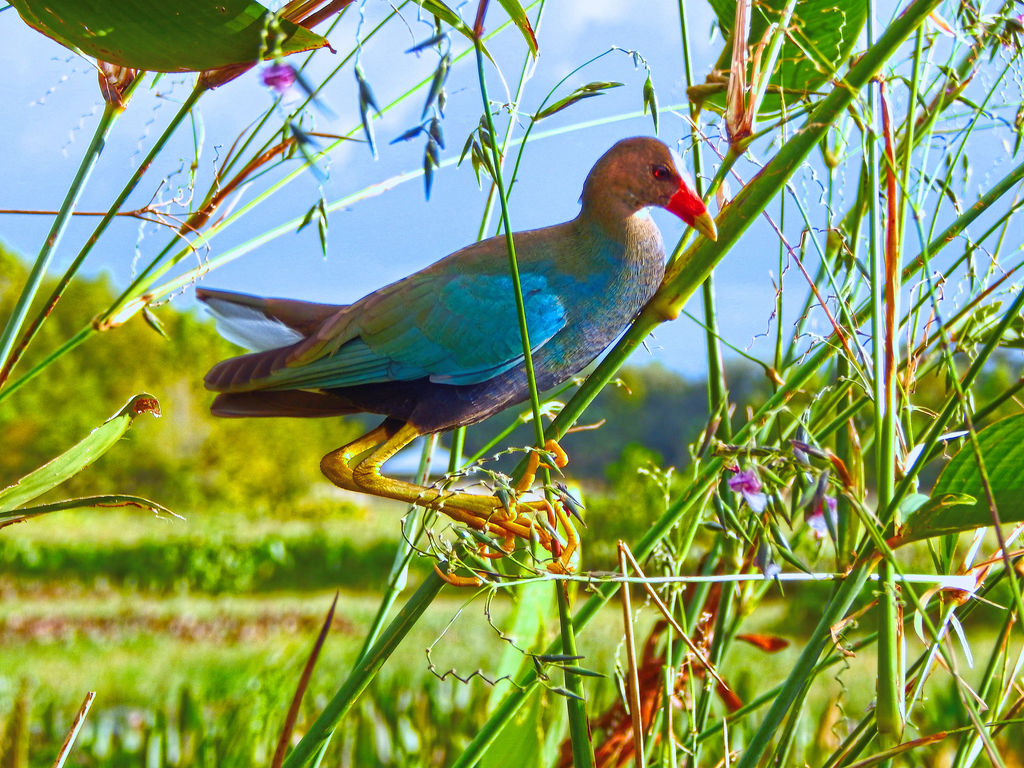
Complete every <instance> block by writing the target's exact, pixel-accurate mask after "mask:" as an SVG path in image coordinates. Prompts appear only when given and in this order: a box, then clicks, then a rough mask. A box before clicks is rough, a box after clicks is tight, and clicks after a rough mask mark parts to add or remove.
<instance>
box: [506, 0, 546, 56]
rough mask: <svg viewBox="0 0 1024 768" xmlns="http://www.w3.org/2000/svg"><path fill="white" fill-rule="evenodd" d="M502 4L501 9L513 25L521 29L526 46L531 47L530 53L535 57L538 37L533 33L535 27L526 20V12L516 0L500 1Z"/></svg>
mask: <svg viewBox="0 0 1024 768" xmlns="http://www.w3.org/2000/svg"><path fill="white" fill-rule="evenodd" d="M498 2H499V3H501V7H502V8H504V9H505V13H507V14H508V17H509V18H510V19H512V23H513V24H515V25H516V26H517V27H519V31H520V32H522V33H523V37H524V38H526V44H527V45H528V46H530V53H532V54H533V55H534V56H536V55H537V36H536V35H535V34H534V33H533V27H531V26H530V20H529V19H528V18H526V11H525V10H523V6H521V5H520V4H519V3H518V2H516V0H498Z"/></svg>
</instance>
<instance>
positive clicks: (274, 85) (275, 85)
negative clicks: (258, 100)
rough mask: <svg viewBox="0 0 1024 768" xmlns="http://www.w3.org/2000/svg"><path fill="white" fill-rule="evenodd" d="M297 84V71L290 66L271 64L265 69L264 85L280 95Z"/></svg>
mask: <svg viewBox="0 0 1024 768" xmlns="http://www.w3.org/2000/svg"><path fill="white" fill-rule="evenodd" d="M294 83H295V70H294V69H292V67H291V65H290V64H270V65H268V66H267V67H265V68H264V69H263V84H264V85H265V86H267V88H270V89H271V90H272V91H274V92H275V93H278V94H282V93H284V92H285V91H287V90H288V89H289V88H291V87H292V85H293V84H294Z"/></svg>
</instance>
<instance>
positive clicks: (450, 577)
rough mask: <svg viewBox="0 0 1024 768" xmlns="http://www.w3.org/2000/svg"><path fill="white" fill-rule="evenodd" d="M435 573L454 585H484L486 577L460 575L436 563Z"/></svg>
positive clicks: (442, 579)
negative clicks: (447, 570) (443, 568)
mask: <svg viewBox="0 0 1024 768" xmlns="http://www.w3.org/2000/svg"><path fill="white" fill-rule="evenodd" d="M434 573H436V574H437V575H438V576H440V577H441V581H443V582H445V583H447V584H451V585H452V586H453V587H482V586H483V585H484V579H483V578H482V577H480V576H459V575H458V574H457V573H447V572H445V571H442V570H441V569H440V568H438V567H437V564H436V563H435V564H434Z"/></svg>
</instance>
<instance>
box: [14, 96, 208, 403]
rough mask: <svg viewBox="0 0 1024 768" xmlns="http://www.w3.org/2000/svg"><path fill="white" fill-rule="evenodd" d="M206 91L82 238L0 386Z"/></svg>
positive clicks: (190, 101)
mask: <svg viewBox="0 0 1024 768" xmlns="http://www.w3.org/2000/svg"><path fill="white" fill-rule="evenodd" d="M205 91H206V89H205V88H203V87H202V86H198V85H197V86H196V87H195V88H193V89H192V92H191V93H190V94H189V95H188V98H187V99H185V102H184V103H183V104H182V105H181V107H180V108H179V109H178V111H177V113H176V114H175V115H174V117H173V118H171V121H170V123H168V125H167V127H166V128H165V129H164V131H163V133H162V134H161V135H160V138H158V139H157V140H156V143H155V144H154V145H153V147H152V148H151V149H150V150H149V152H148V154H147V155H146V157H145V159H144V160H143V161H142V162H141V163H139V166H138V168H136V169H135V173H133V174H132V176H131V178H130V179H128V182H127V183H126V184H125V185H124V188H123V189H122V190H121V193H120V194H119V195H118V196H117V197H116V198H115V199H114V202H113V203H111V205H110V207H109V208H108V209H107V212H106V213H105V214H104V215H103V217H102V218H101V219H100V221H99V224H97V225H96V229H94V230H93V232H92V234H91V235H89V239H88V240H86V241H85V245H83V246H82V248H81V250H80V251H79V252H78V255H77V256H76V257H75V260H74V261H72V262H71V264H70V265H69V266H68V268H67V269H66V270H65V271H64V275H63V276H62V277H61V279H60V281H59V282H58V283H57V285H56V286H54V289H53V291H52V293H51V294H50V298H49V299H47V301H46V304H45V305H44V306H43V308H42V309H41V310H40V311H39V314H37V315H36V317H35V319H34V320H33V321H32V323H31V324H30V325H29V327H28V328H26V329H25V333H24V334H23V335H22V337H21V341H20V342H19V343H18V346H17V348H16V349H15V350H14V352H13V354H12V355H11V357H10V359H9V360H8V361H7V364H6V365H5V366H4V367H3V369H2V370H0V387H2V386H3V384H4V382H5V381H6V380H7V378H8V377H9V376H10V374H11V371H12V370H13V369H14V366H15V365H17V363H18V360H20V359H21V356H22V355H23V354H24V353H25V350H26V349H27V348H28V345H29V344H31V343H32V339H33V338H34V337H35V335H36V333H38V331H39V329H40V328H41V327H42V324H43V321H44V320H46V318H47V317H49V315H50V313H51V312H52V311H53V309H54V307H56V306H57V303H58V302H59V301H60V299H61V297H62V296H63V295H64V291H66V290H67V287H68V285H70V283H71V280H72V279H73V278H74V276H75V275H76V274H77V273H78V270H79V269H80V268H81V266H82V263H83V262H84V261H85V259H86V257H87V256H88V255H89V254H90V253H91V252H92V249H93V247H94V246H95V245H96V243H97V241H99V239H100V237H101V236H102V235H103V233H104V232H105V231H106V229H107V226H108V225H109V224H110V222H111V221H113V220H114V217H115V216H116V215H117V213H118V211H120V210H121V206H122V205H124V202H125V200H127V199H128V196H129V195H130V194H131V193H132V192H133V191H135V187H136V186H138V183H139V181H140V180H141V179H142V176H143V174H144V173H145V172H146V171H147V170H149V167H150V166H151V165H152V163H153V160H154V159H155V158H156V156H157V155H158V154H159V153H160V152H161V150H163V148H164V145H165V144H166V143H167V141H168V140H169V139H170V138H171V136H172V135H173V134H174V132H175V131H176V130H177V129H178V126H179V125H180V124H181V122H182V120H184V119H185V118H186V117H187V116H188V114H189V112H191V111H192V108H193V107H194V106H195V104H196V102H197V101H198V100H199V97H200V96H201V95H202V94H203V93H205Z"/></svg>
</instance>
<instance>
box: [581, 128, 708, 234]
mask: <svg viewBox="0 0 1024 768" xmlns="http://www.w3.org/2000/svg"><path fill="white" fill-rule="evenodd" d="M583 204H584V207H585V208H586V207H587V206H590V207H591V208H593V209H598V210H600V213H599V214H598V215H607V214H611V215H613V216H618V217H620V218H626V217H628V216H631V215H633V214H634V213H636V212H637V211H639V210H640V209H642V208H646V207H647V206H651V205H657V206H660V207H662V208H664V209H665V210H668V211H671V212H672V213H674V214H675V215H676V216H678V217H679V218H680V219H682V220H683V221H684V222H686V223H687V224H689V225H690V226H691V227H693V228H694V229H696V230H697V231H698V232H700V233H701V234H702V235H704V236H705V237H707V238H709V239H711V240H717V239H718V231H717V230H716V228H715V220H714V219H713V218H711V214H710V213H708V209H707V208H706V207H705V205H704V202H703V201H702V200H701V199H700V196H699V195H698V194H697V193H696V192H695V191H694V189H693V187H691V186H690V184H689V183H688V182H687V180H686V179H685V178H684V177H683V175H682V174H681V173H680V172H679V169H678V168H677V167H676V162H675V159H674V156H673V154H672V151H671V150H670V149H669V148H668V147H667V146H665V144H663V143H662V142H660V141H658V140H657V139H652V138H649V137H646V136H639V137H636V138H632V139H623V140H622V141H620V142H618V143H616V144H615V145H614V146H613V147H612V148H611V149H609V150H608V151H607V152H605V153H604V155H602V156H601V159H600V160H598V161H597V164H596V165H595V166H594V168H593V170H591V172H590V175H589V176H587V181H586V183H585V184H584V186H583Z"/></svg>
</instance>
